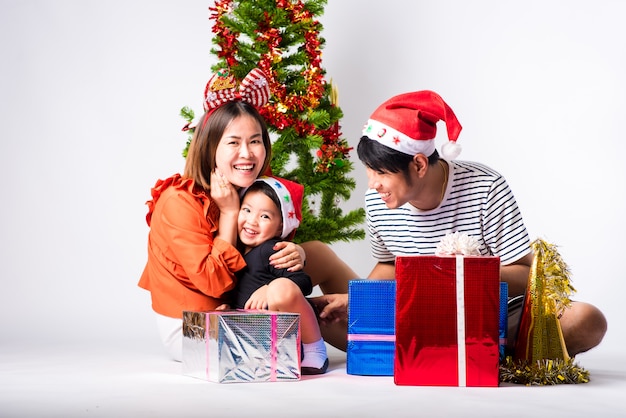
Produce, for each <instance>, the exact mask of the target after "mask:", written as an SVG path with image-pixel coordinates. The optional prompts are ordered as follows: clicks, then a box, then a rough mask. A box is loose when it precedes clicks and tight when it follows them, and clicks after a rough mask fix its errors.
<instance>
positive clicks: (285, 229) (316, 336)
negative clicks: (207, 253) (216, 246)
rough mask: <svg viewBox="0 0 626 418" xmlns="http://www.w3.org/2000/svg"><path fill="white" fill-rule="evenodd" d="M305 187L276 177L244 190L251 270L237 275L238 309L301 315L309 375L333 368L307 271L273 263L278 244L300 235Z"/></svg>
mask: <svg viewBox="0 0 626 418" xmlns="http://www.w3.org/2000/svg"><path fill="white" fill-rule="evenodd" d="M303 191H304V188H303V187H302V186H301V185H300V184H297V183H294V182H291V181H289V180H285V179H278V178H275V177H260V178H259V179H257V180H256V181H255V182H254V183H253V184H252V185H251V186H250V187H248V188H247V189H245V190H243V192H242V198H241V199H242V200H241V208H240V210H239V217H238V221H237V231H238V234H239V241H240V246H241V252H242V254H244V259H245V260H246V264H247V266H246V267H245V268H244V269H243V270H241V271H239V272H238V273H237V287H236V289H235V307H236V308H239V309H241V308H243V309H269V310H272V311H282V312H295V313H299V314H300V327H301V332H302V346H303V355H304V357H303V359H302V363H301V372H302V374H303V375H312V374H323V373H325V372H326V370H327V368H328V355H327V353H326V345H325V343H324V340H323V339H322V336H321V333H320V329H319V324H318V322H317V317H316V315H315V312H314V310H313V307H312V306H311V304H310V303H309V302H308V300H307V299H306V298H305V296H308V295H309V294H310V293H311V292H312V290H313V285H312V283H311V278H310V277H309V276H308V275H307V274H306V273H305V272H304V271H303V270H299V271H293V272H292V271H289V270H288V269H277V268H275V267H274V266H272V265H271V264H270V262H269V257H270V255H272V254H273V253H274V252H275V250H274V245H275V244H276V243H277V242H279V241H283V240H285V239H291V238H293V236H294V235H295V230H296V228H297V227H298V226H299V225H300V219H301V217H302V213H301V210H302V197H303V196H302V195H303Z"/></svg>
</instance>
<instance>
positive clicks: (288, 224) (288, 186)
mask: <svg viewBox="0 0 626 418" xmlns="http://www.w3.org/2000/svg"><path fill="white" fill-rule="evenodd" d="M256 181H262V182H265V183H267V184H268V185H270V186H271V187H272V190H274V193H276V196H278V200H280V211H281V212H282V216H283V233H282V234H281V236H280V237H281V238H283V239H286V238H287V237H289V236H290V235H291V233H292V232H294V231H295V230H296V229H297V228H298V227H299V226H300V221H301V220H302V199H303V197H304V186H302V185H301V184H298V183H296V182H293V181H290V180H287V179H283V178H279V177H269V176H262V177H259V178H258V179H256Z"/></svg>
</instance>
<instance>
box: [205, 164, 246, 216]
mask: <svg viewBox="0 0 626 418" xmlns="http://www.w3.org/2000/svg"><path fill="white" fill-rule="evenodd" d="M211 199H213V201H214V202H215V204H216V205H217V207H218V208H220V212H222V213H231V214H232V213H236V214H238V213H239V193H238V192H237V190H236V189H235V187H234V186H233V185H232V184H231V183H230V182H229V181H228V179H226V177H224V175H223V174H222V173H221V172H220V171H219V170H218V169H217V168H216V169H215V171H213V172H212V173H211Z"/></svg>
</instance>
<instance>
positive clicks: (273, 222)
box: [237, 191, 283, 247]
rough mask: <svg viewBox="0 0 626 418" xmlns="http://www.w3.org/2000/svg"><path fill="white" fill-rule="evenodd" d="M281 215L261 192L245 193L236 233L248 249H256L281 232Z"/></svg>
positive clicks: (270, 200)
mask: <svg viewBox="0 0 626 418" xmlns="http://www.w3.org/2000/svg"><path fill="white" fill-rule="evenodd" d="M282 223H283V222H282V214H281V212H280V210H279V209H278V208H277V207H276V205H275V204H274V202H273V201H272V199H270V198H269V197H268V196H267V195H266V194H265V193H263V192H261V191H251V192H248V193H246V195H245V197H244V198H243V202H241V208H240V209H239V218H238V221H237V231H238V232H239V239H240V240H241V242H242V243H243V244H244V245H246V246H248V247H256V246H258V245H260V244H261V243H263V242H265V241H267V240H268V239H271V238H274V237H279V236H280V234H281V232H282V228H283V227H282Z"/></svg>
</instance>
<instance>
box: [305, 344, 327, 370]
mask: <svg viewBox="0 0 626 418" xmlns="http://www.w3.org/2000/svg"><path fill="white" fill-rule="evenodd" d="M302 351H303V353H304V358H303V359H302V363H301V364H300V366H301V367H314V368H316V369H321V368H322V366H323V365H324V362H325V361H326V359H327V358H328V354H327V353H326V344H325V343H324V339H322V338H320V339H319V340H317V341H316V342H314V343H310V344H302Z"/></svg>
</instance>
